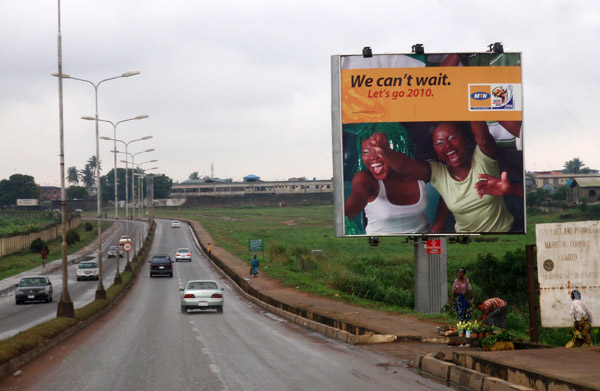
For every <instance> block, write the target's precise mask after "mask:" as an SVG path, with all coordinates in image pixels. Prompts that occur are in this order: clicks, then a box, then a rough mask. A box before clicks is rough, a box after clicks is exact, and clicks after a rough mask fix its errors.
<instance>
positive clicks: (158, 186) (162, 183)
mask: <svg viewBox="0 0 600 391" xmlns="http://www.w3.org/2000/svg"><path fill="white" fill-rule="evenodd" d="M172 186H173V180H172V179H171V178H169V177H168V176H166V175H165V174H161V175H155V176H154V199H155V200H159V199H163V198H169V193H171V187H172Z"/></svg>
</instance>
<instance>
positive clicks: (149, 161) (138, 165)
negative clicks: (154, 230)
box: [136, 159, 158, 218]
mask: <svg viewBox="0 0 600 391" xmlns="http://www.w3.org/2000/svg"><path fill="white" fill-rule="evenodd" d="M157 161H158V160H157V159H154V160H148V161H146V162H142V163H140V164H137V165H136V166H137V169H138V170H140V171H141V169H140V166H142V165H143V164H148V163H156V162H157ZM156 169H158V167H152V168H149V169H147V170H146V171H149V170H156ZM136 175H138V177H139V176H145V175H144V174H143V173H140V174H136ZM140 179H141V178H140ZM139 189H140V190H139V191H138V192H139V193H140V196H139V197H138V201H140V210H139V217H140V218H142V217H143V214H142V213H143V211H144V204H143V194H144V193H143V189H142V185H141V184H140V185H139Z"/></svg>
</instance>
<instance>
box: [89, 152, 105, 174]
mask: <svg viewBox="0 0 600 391" xmlns="http://www.w3.org/2000/svg"><path fill="white" fill-rule="evenodd" d="M87 165H88V166H90V168H91V169H92V172H93V173H94V175H96V169H98V170H101V169H102V162H100V163H98V162H97V161H96V156H95V155H93V156H92V157H90V158H89V159H88V161H87Z"/></svg>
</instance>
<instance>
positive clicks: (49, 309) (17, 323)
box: [0, 222, 145, 339]
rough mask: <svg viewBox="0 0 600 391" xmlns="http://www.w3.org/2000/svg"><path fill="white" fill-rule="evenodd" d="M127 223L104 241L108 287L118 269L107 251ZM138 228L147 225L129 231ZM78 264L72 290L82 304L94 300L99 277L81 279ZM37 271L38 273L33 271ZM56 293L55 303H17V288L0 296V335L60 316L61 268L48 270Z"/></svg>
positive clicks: (136, 224) (132, 225)
mask: <svg viewBox="0 0 600 391" xmlns="http://www.w3.org/2000/svg"><path fill="white" fill-rule="evenodd" d="M125 226H126V225H125V223H124V222H120V223H119V230H118V232H114V233H113V234H111V235H110V236H109V237H107V238H106V240H105V241H104V243H103V244H102V255H103V259H104V262H103V279H102V281H103V282H104V288H105V289H108V288H109V287H110V286H111V285H112V284H113V280H114V277H115V272H116V262H115V259H114V258H112V259H108V258H107V257H106V256H107V251H108V248H109V247H110V246H114V245H115V234H116V235H119V236H120V235H124V234H125ZM137 229H144V230H145V224H143V223H140V222H130V224H129V232H130V235H134V233H135V232H136V230H137ZM90 256H93V257H94V258H97V256H98V254H97V251H94V252H93V253H92V254H90ZM126 259H127V258H125V257H124V258H121V260H120V261H119V269H120V270H121V271H123V269H124V268H125V264H126ZM76 269H77V265H70V266H69V294H70V295H71V300H72V301H73V304H74V306H75V308H80V307H83V306H85V305H86V304H88V303H90V302H92V301H94V299H95V295H96V289H97V287H98V281H91V280H90V281H77V278H76ZM31 274H35V273H33V272H32V273H31ZM48 277H49V278H50V281H51V282H52V287H53V289H54V294H53V295H52V299H53V300H54V302H53V303H48V304H46V303H27V304H23V305H18V306H17V305H16V304H15V297H14V292H13V293H11V294H10V295H8V296H4V297H2V298H0V339H5V338H9V337H11V336H13V335H15V334H17V333H18V332H19V331H22V330H25V329H28V328H30V327H32V326H35V325H36V324H39V323H41V322H43V321H46V320H49V319H52V318H54V317H55V316H56V303H57V302H58V301H59V300H60V296H61V293H62V273H61V270H60V269H58V270H56V271H55V272H53V273H50V274H48Z"/></svg>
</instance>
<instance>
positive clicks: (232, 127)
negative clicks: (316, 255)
mask: <svg viewBox="0 0 600 391" xmlns="http://www.w3.org/2000/svg"><path fill="white" fill-rule="evenodd" d="M61 7H62V44H63V45H62V48H63V72H64V73H66V74H69V75H71V76H73V77H78V78H82V79H87V80H91V81H93V82H98V81H100V80H102V79H106V78H110V77H114V76H118V75H120V74H122V73H124V72H128V71H132V70H139V71H140V72H141V73H140V74H139V75H137V76H133V77H130V78H121V79H117V80H111V81H107V82H106V83H103V84H101V85H100V88H99V116H100V118H103V119H107V120H111V121H113V122H117V121H120V120H124V119H127V118H131V117H135V116H137V115H143V114H146V115H149V116H150V117H149V118H147V119H143V120H139V121H130V122H126V123H123V124H121V125H119V126H118V128H117V138H118V139H122V140H125V141H129V140H133V139H137V138H141V137H144V136H147V135H152V136H153V139H151V140H147V141H140V142H136V143H132V144H131V145H130V147H129V151H130V152H133V153H136V152H139V151H142V150H145V149H148V148H155V149H156V151H155V152H151V153H144V154H140V155H138V156H137V157H136V162H142V161H147V160H151V159H158V160H159V162H158V163H155V164H156V165H158V166H159V168H160V169H159V170H158V172H159V173H164V174H166V175H168V176H170V177H171V178H173V179H174V180H175V181H183V180H185V179H187V177H188V176H189V174H190V173H192V172H194V171H198V172H199V174H200V175H210V166H211V162H212V163H213V164H214V175H215V176H216V177H221V178H233V179H234V180H241V178H242V177H244V176H245V175H248V174H255V175H258V176H260V177H261V178H262V179H265V180H275V179H287V178H289V177H301V176H304V177H307V178H313V177H316V178H319V179H325V178H330V177H331V176H332V172H333V170H332V158H331V112H330V107H331V103H330V99H331V93H330V90H331V76H330V56H331V55H334V54H358V53H360V52H361V50H362V48H363V47H364V46H371V48H372V49H373V52H374V53H407V52H410V50H411V47H412V45H413V44H415V43H423V44H424V47H425V51H426V52H429V53H436V52H437V53H440V52H471V51H473V52H476V51H485V50H486V49H487V45H488V44H490V43H493V42H496V41H502V42H503V44H504V49H505V51H518V52H522V53H523V90H524V126H523V133H524V150H525V166H526V169H528V170H538V171H540V170H548V169H560V168H562V166H563V164H564V163H565V162H566V161H567V160H570V159H572V158H574V157H579V158H580V159H581V160H582V161H583V162H584V163H585V164H586V165H587V166H588V167H591V168H597V169H600V137H599V136H598V133H597V129H596V126H597V123H598V118H599V117H600V110H598V101H599V94H598V89H599V86H600V83H599V81H600V73H599V71H598V65H599V64H600V59H599V57H600V52H598V50H597V49H596V44H597V40H598V38H599V37H600V2H595V1H573V0H569V1H543V2H528V1H522V0H520V1H502V2H498V1H494V2H492V1H483V0H475V1H467V0H451V1H448V0H439V1H428V0H418V1H417V0H415V1H410V2H407V1H398V0H390V1H378V0H371V1H369V2H366V1H363V2H358V1H349V0H344V1H323V0H320V1H306V0H304V1H291V0H290V1H280V0H278V1H275V0H273V1H262V0H255V1H227V0H218V1H217V0H212V1H211V0H202V1H200V0H171V1H168V2H166V1H150V0H127V1H122V0H119V1H115V0H101V1H91V0H62V2H61ZM57 8H58V7H57V1H51V0H43V1H42V0H27V1H22V0H2V2H1V5H0V36H2V40H1V43H0V48H1V49H2V50H1V53H2V61H1V62H0V71H1V72H0V137H1V142H0V159H1V160H0V162H1V164H0V179H4V178H8V177H9V176H10V175H12V174H14V173H21V174H28V175H32V176H33V177H35V179H36V182H37V183H40V184H42V185H56V186H58V185H59V184H60V166H59V156H58V155H59V114H58V113H59V105H58V80H57V78H55V77H52V76H51V73H52V72H57V71H58V65H57V64H58V62H57V32H58V16H57V14H58V13H57ZM592 43H593V44H594V45H593V46H591V47H590V46H589V44H592ZM63 88H64V129H65V166H66V167H70V166H76V167H77V168H78V169H82V168H83V167H84V165H85V163H86V161H87V160H88V159H89V158H90V157H91V156H92V155H94V154H95V151H96V149H95V148H96V147H95V130H94V123H93V121H85V120H82V119H80V117H81V116H93V115H94V89H93V87H92V86H91V85H89V84H87V83H83V82H79V81H74V80H68V79H67V80H64V82H63ZM100 135H101V136H108V137H112V136H113V128H112V126H110V125H109V124H101V127H100ZM119 149H123V148H122V147H121V146H119ZM110 150H112V144H111V142H109V141H102V140H101V148H100V159H101V161H102V164H103V171H104V173H106V172H107V169H111V168H112V167H113V157H112V154H111V153H110V152H109V151H110ZM120 159H122V157H121V158H120ZM153 165H154V164H145V165H144V166H143V167H146V168H149V167H152V166H153Z"/></svg>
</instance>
